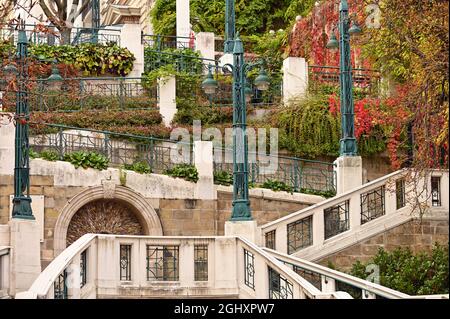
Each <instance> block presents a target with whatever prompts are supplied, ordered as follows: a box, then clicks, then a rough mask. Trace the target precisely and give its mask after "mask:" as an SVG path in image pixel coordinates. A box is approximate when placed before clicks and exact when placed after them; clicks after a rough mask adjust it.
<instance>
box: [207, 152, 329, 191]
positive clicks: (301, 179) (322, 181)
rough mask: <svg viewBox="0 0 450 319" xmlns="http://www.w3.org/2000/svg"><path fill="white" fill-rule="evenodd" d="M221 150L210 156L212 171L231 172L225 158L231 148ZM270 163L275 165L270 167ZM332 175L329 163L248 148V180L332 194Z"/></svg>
mask: <svg viewBox="0 0 450 319" xmlns="http://www.w3.org/2000/svg"><path fill="white" fill-rule="evenodd" d="M223 153H224V155H223V156H222V157H220V156H219V157H216V156H215V157H214V172H220V171H226V172H229V173H232V171H233V165H232V164H231V163H228V161H227V160H226V159H228V158H232V155H231V154H232V151H231V150H230V149H225V150H223ZM273 163H277V166H276V167H273V166H274V165H273ZM334 176H335V172H334V165H333V163H328V162H320V161H311V160H305V159H301V158H296V157H286V156H278V157H276V156H273V155H264V154H258V153H255V152H249V181H250V182H251V183H253V184H263V183H264V182H266V181H268V180H277V181H280V182H283V183H285V184H286V185H288V186H290V187H292V190H293V191H294V192H308V191H320V192H329V193H330V195H333V194H334V193H335V192H336V187H335V182H334V180H335V179H334Z"/></svg>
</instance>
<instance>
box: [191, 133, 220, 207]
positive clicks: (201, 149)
mask: <svg viewBox="0 0 450 319" xmlns="http://www.w3.org/2000/svg"><path fill="white" fill-rule="evenodd" d="M194 165H195V167H196V168H197V171H198V182H197V186H196V190H195V198H196V199H204V200H215V199H217V192H216V190H215V187H214V162H213V143H212V142H211V141H194Z"/></svg>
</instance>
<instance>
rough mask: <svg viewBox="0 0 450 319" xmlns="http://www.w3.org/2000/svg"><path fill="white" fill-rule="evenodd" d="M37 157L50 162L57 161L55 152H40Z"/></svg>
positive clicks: (57, 155) (57, 157) (57, 156)
mask: <svg viewBox="0 0 450 319" xmlns="http://www.w3.org/2000/svg"><path fill="white" fill-rule="evenodd" d="M39 157H41V158H42V159H45V160H47V161H51V162H54V161H57V160H59V154H58V153H57V152H55V151H42V152H41V153H40V154H39Z"/></svg>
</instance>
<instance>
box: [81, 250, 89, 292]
mask: <svg viewBox="0 0 450 319" xmlns="http://www.w3.org/2000/svg"><path fill="white" fill-rule="evenodd" d="M87 266H88V264H87V249H86V250H85V251H83V252H82V253H81V255H80V288H83V287H84V285H86V283H87Z"/></svg>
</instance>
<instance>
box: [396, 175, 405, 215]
mask: <svg viewBox="0 0 450 319" xmlns="http://www.w3.org/2000/svg"><path fill="white" fill-rule="evenodd" d="M395 199H396V204H397V209H400V208H403V207H405V205H406V189H405V179H404V178H401V179H398V180H397V181H396V182H395Z"/></svg>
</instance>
